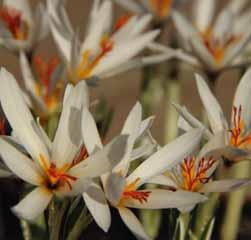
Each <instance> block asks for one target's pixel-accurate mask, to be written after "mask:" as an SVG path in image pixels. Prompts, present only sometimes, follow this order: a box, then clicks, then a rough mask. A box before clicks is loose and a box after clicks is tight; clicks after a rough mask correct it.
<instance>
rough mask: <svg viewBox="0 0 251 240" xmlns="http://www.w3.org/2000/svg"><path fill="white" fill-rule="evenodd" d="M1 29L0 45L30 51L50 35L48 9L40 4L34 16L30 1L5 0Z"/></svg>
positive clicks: (0, 21) (0, 20) (2, 8)
mask: <svg viewBox="0 0 251 240" xmlns="http://www.w3.org/2000/svg"><path fill="white" fill-rule="evenodd" d="M0 29H1V31H0V45H3V46H5V47H7V48H9V49H11V50H15V51H17V50H26V51H29V50H31V49H32V48H33V47H34V45H35V44H37V43H38V42H39V41H41V40H42V39H43V38H44V37H45V36H46V35H47V34H48V33H49V23H48V15H47V12H46V9H45V7H44V5H43V4H42V3H39V5H38V6H37V8H36V10H35V14H33V13H32V11H31V8H30V5H29V1H28V0H19V1H15V0H3V3H2V5H1V6H0Z"/></svg>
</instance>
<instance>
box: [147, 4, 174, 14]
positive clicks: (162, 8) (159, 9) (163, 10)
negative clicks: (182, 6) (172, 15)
mask: <svg viewBox="0 0 251 240" xmlns="http://www.w3.org/2000/svg"><path fill="white" fill-rule="evenodd" d="M172 2H173V1H172V0H150V6H151V7H152V9H153V10H154V12H156V13H157V15H158V16H159V17H161V18H163V17H166V16H167V15H168V14H169V11H170V9H171V6H172Z"/></svg>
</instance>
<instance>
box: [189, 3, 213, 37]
mask: <svg viewBox="0 0 251 240" xmlns="http://www.w3.org/2000/svg"><path fill="white" fill-rule="evenodd" d="M193 5H194V18H195V23H196V27H197V28H198V29H199V30H200V32H202V33H204V32H205V31H207V30H208V28H209V27H210V25H211V24H212V21H213V17H214V15H215V8H216V1H215V0H197V1H196V2H195V3H193Z"/></svg>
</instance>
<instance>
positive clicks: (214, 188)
mask: <svg viewBox="0 0 251 240" xmlns="http://www.w3.org/2000/svg"><path fill="white" fill-rule="evenodd" d="M250 183H251V180H250V179H224V180H218V181H212V182H208V183H206V184H203V187H202V188H201V189H200V192H204V193H210V192H222V193H223V192H231V191H235V190H237V189H239V188H241V187H244V186H247V185H249V184H250Z"/></svg>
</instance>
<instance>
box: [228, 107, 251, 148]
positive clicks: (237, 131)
mask: <svg viewBox="0 0 251 240" xmlns="http://www.w3.org/2000/svg"><path fill="white" fill-rule="evenodd" d="M241 114H242V107H241V106H239V108H237V107H233V124H234V126H233V128H232V129H231V130H229V131H230V133H231V139H230V144H231V145H232V146H235V147H246V146H247V145H250V144H251V135H250V134H245V133H244V131H245V124H244V121H243V120H242V119H241Z"/></svg>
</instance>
